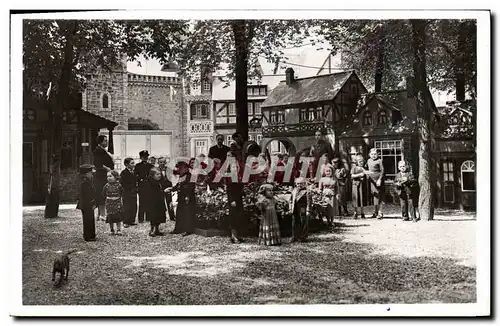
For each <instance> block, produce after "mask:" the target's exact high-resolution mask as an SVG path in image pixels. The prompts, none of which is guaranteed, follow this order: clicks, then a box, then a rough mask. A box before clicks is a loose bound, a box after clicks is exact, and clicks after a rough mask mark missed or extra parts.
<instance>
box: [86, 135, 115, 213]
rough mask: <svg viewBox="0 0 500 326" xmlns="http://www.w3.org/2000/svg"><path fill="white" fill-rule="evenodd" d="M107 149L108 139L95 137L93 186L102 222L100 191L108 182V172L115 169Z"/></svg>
mask: <svg viewBox="0 0 500 326" xmlns="http://www.w3.org/2000/svg"><path fill="white" fill-rule="evenodd" d="M107 147H108V137H106V136H104V135H99V136H97V147H96V148H95V149H94V152H93V153H92V156H93V157H94V166H95V170H96V172H95V177H94V185H95V190H96V203H97V207H98V209H99V216H98V219H99V220H102V221H106V217H105V216H106V208H105V198H104V197H103V196H102V189H103V188H104V185H105V184H106V183H107V182H108V180H107V174H108V172H109V171H111V170H114V168H115V162H114V159H113V156H112V155H111V153H109V152H108V151H107V150H106V148H107Z"/></svg>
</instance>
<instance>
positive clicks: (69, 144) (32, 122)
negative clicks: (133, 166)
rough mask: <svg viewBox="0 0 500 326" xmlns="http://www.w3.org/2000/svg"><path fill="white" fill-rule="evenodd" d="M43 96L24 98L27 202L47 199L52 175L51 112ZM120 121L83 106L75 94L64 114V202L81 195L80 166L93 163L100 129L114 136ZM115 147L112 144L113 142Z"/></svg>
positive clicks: (24, 170) (24, 179)
mask: <svg viewBox="0 0 500 326" xmlns="http://www.w3.org/2000/svg"><path fill="white" fill-rule="evenodd" d="M47 105H48V103H46V102H45V101H44V99H41V98H35V97H31V96H25V97H24V99H23V203H24V204H40V203H43V202H44V201H45V198H46V196H47V189H48V184H49V178H50V166H49V164H50V157H49V156H50V153H51V150H50V146H51V145H50V142H51V140H50V135H51V133H50V130H49V128H51V126H50V112H49V109H48V107H47ZM116 126H117V123H115V122H114V121H111V120H109V119H105V118H103V117H101V116H98V115H95V114H92V113H90V112H87V111H84V110H82V109H81V97H80V96H75V97H74V98H73V99H72V100H71V101H70V104H69V106H68V107H67V108H66V109H65V110H64V111H63V115H62V130H61V132H62V148H61V180H60V193H59V197H60V200H61V202H74V201H76V198H77V194H78V190H77V188H78V180H77V179H78V178H77V177H78V166H80V165H81V164H84V163H90V162H92V150H91V149H93V148H95V146H96V144H95V141H96V138H97V135H98V134H99V131H101V130H102V131H105V132H106V135H108V136H111V137H112V134H113V130H114V128H115V127H116ZM110 146H112V144H110Z"/></svg>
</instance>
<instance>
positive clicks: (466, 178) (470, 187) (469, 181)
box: [462, 172, 476, 191]
mask: <svg viewBox="0 0 500 326" xmlns="http://www.w3.org/2000/svg"><path fill="white" fill-rule="evenodd" d="M462 189H463V190H466V191H475V190H476V180H475V177H474V172H462Z"/></svg>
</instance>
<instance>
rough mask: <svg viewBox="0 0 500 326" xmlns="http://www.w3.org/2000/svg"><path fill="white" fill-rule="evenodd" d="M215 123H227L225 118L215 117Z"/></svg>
mask: <svg viewBox="0 0 500 326" xmlns="http://www.w3.org/2000/svg"><path fill="white" fill-rule="evenodd" d="M215 123H217V124H219V123H227V118H226V117H217V118H215Z"/></svg>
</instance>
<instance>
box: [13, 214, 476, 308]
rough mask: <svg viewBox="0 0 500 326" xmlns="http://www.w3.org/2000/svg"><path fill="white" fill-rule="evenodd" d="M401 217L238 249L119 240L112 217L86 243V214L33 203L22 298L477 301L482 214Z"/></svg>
mask: <svg viewBox="0 0 500 326" xmlns="http://www.w3.org/2000/svg"><path fill="white" fill-rule="evenodd" d="M73 207H74V206H73ZM368 211H369V210H368ZM397 212H398V208H397V207H388V208H387V210H386V214H385V215H386V216H387V218H385V219H383V220H372V219H366V220H352V219H345V220H337V221H336V225H337V227H336V229H335V231H334V232H320V233H316V234H312V235H311V237H310V241H309V242H307V243H299V244H295V243H294V244H289V243H288V242H289V239H286V238H285V239H283V240H284V244H283V245H282V246H280V247H265V246H260V245H258V244H257V239H251V238H250V239H247V240H246V241H245V243H243V244H240V245H233V244H231V243H230V242H229V240H228V239H227V238H222V237H212V238H206V237H202V236H198V235H191V236H188V237H182V236H181V235H170V234H167V235H165V236H163V237H155V238H150V237H149V236H148V235H147V233H148V229H149V226H148V225H147V224H140V225H138V226H135V227H132V228H128V229H125V231H124V235H123V236H121V237H119V236H111V235H109V234H108V233H109V232H108V226H107V225H106V224H104V223H103V222H98V223H97V235H98V241H96V242H89V243H86V242H84V241H83V236H82V225H81V215H80V213H79V211H76V210H75V209H74V208H71V206H68V207H64V208H63V209H62V210H61V211H60V217H59V218H57V219H44V218H43V210H42V209H40V208H36V207H35V208H33V207H30V208H26V209H25V210H24V212H23V257H22V268H23V270H22V273H23V304H25V305H111V304H113V305H179V304H180V305H205V304H212V305H223V304H320V303H327V304H340V303H345V304H352V303H437V302H439V303H462V302H475V301H476V268H475V266H476V260H475V252H476V247H475V234H476V221H475V215H474V214H469V213H463V212H458V211H437V214H436V220H435V221H428V222H426V221H420V222H418V223H412V222H403V221H401V220H399V219H397V218H395V216H396V215H397ZM173 226H174V225H173V222H170V221H169V222H167V223H166V224H165V225H163V229H164V231H170V230H172V229H173ZM73 248H75V249H78V251H77V252H76V253H74V254H72V255H71V270H70V274H69V279H68V281H67V282H63V284H62V286H60V287H54V285H53V283H52V282H51V268H52V261H53V259H54V257H55V256H56V253H57V252H60V251H62V250H68V249H73Z"/></svg>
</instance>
